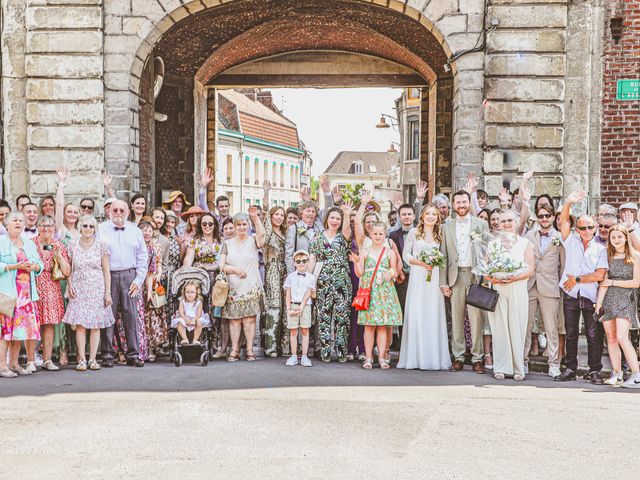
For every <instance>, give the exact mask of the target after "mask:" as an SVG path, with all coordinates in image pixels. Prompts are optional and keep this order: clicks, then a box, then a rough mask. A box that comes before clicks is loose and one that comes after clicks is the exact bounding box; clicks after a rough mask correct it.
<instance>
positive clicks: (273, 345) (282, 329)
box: [264, 218, 289, 356]
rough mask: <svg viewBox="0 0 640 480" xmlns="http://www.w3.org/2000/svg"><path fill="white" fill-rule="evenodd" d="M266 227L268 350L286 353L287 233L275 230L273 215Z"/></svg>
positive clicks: (272, 353)
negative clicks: (285, 287) (285, 246)
mask: <svg viewBox="0 0 640 480" xmlns="http://www.w3.org/2000/svg"><path fill="white" fill-rule="evenodd" d="M265 229H266V238H265V244H264V259H265V276H264V293H265V303H266V305H265V306H266V309H267V310H266V312H265V317H264V320H265V322H264V350H265V352H264V353H265V355H267V356H275V355H277V354H278V352H280V353H282V354H283V355H286V354H287V353H288V351H289V342H288V341H286V340H287V334H286V333H287V328H286V320H285V315H284V294H283V288H282V285H283V284H284V279H285V278H286V276H287V266H286V264H285V262H284V256H285V248H284V244H285V237H284V236H283V235H278V233H277V232H276V231H274V230H273V226H272V225H271V219H270V218H267V221H266V224H265Z"/></svg>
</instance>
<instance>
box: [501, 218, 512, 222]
mask: <svg viewBox="0 0 640 480" xmlns="http://www.w3.org/2000/svg"><path fill="white" fill-rule="evenodd" d="M514 221H515V220H514V219H513V218H507V219H506V220H500V223H513V222H514Z"/></svg>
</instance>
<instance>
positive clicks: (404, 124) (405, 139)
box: [396, 88, 420, 201]
mask: <svg viewBox="0 0 640 480" xmlns="http://www.w3.org/2000/svg"><path fill="white" fill-rule="evenodd" d="M396 113H397V115H398V129H399V131H400V184H401V186H402V196H403V198H404V199H405V200H406V201H413V199H414V198H415V197H416V179H418V178H420V89H419V88H407V89H405V90H404V91H403V92H402V95H401V96H400V97H399V98H398V99H397V100H396Z"/></svg>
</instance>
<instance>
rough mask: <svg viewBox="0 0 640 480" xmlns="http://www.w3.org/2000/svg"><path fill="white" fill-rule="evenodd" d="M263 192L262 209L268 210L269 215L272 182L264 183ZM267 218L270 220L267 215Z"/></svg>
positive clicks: (266, 181)
mask: <svg viewBox="0 0 640 480" xmlns="http://www.w3.org/2000/svg"><path fill="white" fill-rule="evenodd" d="M262 191H263V192H264V194H263V195H262V208H264V209H265V210H267V213H268V210H269V205H270V203H269V202H270V199H269V193H270V192H271V182H270V181H269V180H265V181H264V182H262ZM267 218H269V215H267Z"/></svg>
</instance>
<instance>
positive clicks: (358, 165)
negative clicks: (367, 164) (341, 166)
mask: <svg viewBox="0 0 640 480" xmlns="http://www.w3.org/2000/svg"><path fill="white" fill-rule="evenodd" d="M363 170H364V165H363V163H362V161H360V160H358V161H357V162H353V163H352V164H351V171H352V172H353V173H354V174H355V175H362V171H363Z"/></svg>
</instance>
